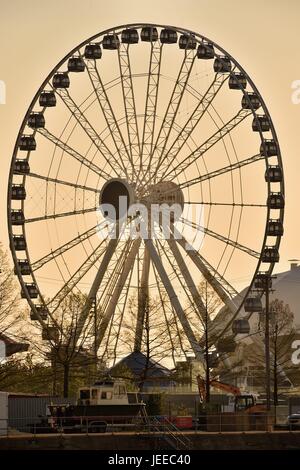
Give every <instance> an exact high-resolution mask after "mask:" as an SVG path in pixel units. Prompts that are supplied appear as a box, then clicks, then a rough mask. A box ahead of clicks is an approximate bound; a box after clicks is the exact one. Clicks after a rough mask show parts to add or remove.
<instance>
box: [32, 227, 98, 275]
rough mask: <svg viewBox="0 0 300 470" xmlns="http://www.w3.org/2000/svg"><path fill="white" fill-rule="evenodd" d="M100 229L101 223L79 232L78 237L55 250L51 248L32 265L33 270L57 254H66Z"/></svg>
mask: <svg viewBox="0 0 300 470" xmlns="http://www.w3.org/2000/svg"><path fill="white" fill-rule="evenodd" d="M98 230H99V224H97V225H95V226H94V227H92V228H90V229H89V230H87V231H86V232H83V233H81V234H78V235H77V237H75V238H73V239H72V240H69V241H68V242H67V243H65V244H64V245H62V246H60V247H59V248H56V249H55V250H53V251H52V250H51V251H50V253H47V254H46V255H45V256H43V257H42V258H40V259H38V260H37V261H35V262H34V263H33V264H32V265H31V269H32V271H37V270H38V269H40V268H42V267H43V266H44V265H45V264H47V263H49V262H50V261H52V260H53V259H55V258H56V257H57V256H59V255H62V254H64V253H65V252H66V251H68V250H71V249H72V248H73V247H75V246H77V245H79V243H82V242H83V241H85V240H87V239H88V238H90V237H92V236H93V235H95V234H96V233H97V232H98Z"/></svg>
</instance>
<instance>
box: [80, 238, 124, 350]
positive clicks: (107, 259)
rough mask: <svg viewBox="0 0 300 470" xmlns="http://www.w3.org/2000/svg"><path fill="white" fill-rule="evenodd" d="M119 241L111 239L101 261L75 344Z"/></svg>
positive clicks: (86, 302)
mask: <svg viewBox="0 0 300 470" xmlns="http://www.w3.org/2000/svg"><path fill="white" fill-rule="evenodd" d="M118 242H119V239H118V238H111V239H110V241H109V243H108V246H107V249H106V252H105V254H104V256H103V258H102V260H101V263H100V266H99V268H98V271H97V274H96V277H95V279H94V281H93V283H92V285H91V288H90V291H89V293H88V296H87V299H86V301H85V304H84V306H83V309H82V312H81V314H80V317H79V320H78V326H77V331H76V335H75V338H74V341H75V343H76V342H77V340H78V338H79V337H80V334H81V331H82V329H83V327H84V324H85V322H86V320H87V318H88V315H89V312H90V309H91V306H92V303H93V302H94V300H95V298H96V295H97V292H98V290H99V287H100V284H101V282H102V280H103V278H104V275H105V273H106V270H107V268H108V265H109V263H110V260H111V258H112V256H113V254H114V252H115V250H116V248H117V245H118Z"/></svg>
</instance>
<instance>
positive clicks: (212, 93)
mask: <svg viewBox="0 0 300 470" xmlns="http://www.w3.org/2000/svg"><path fill="white" fill-rule="evenodd" d="M228 77H229V75H224V74H218V73H216V74H215V76H214V79H213V81H212V83H211V85H210V86H209V88H208V89H207V91H206V92H205V93H204V95H203V96H202V98H198V103H197V105H196V106H195V108H194V110H193V111H192V113H191V115H190V116H189V118H188V119H187V121H186V123H185V124H184V125H183V126H182V129H181V131H180V132H179V133H177V136H176V137H175V139H174V140H173V143H172V144H171V145H170V147H169V149H168V151H167V152H166V153H165V155H164V156H163V158H162V159H161V161H160V164H159V166H158V168H157V172H158V171H162V173H163V174H164V173H166V172H167V171H168V169H169V166H170V164H171V163H172V162H173V161H175V159H176V158H177V157H178V154H179V152H180V151H181V149H182V148H183V146H184V145H185V143H186V142H187V141H188V139H189V138H190V137H191V135H192V133H193V132H194V130H195V129H196V127H197V126H198V124H199V122H200V121H201V119H202V118H203V116H204V115H205V113H206V112H207V111H208V109H209V107H210V106H211V105H212V103H213V100H214V99H215V97H216V96H217V95H218V93H219V91H220V90H221V88H222V86H223V85H224V83H225V82H226V81H227V80H228ZM199 99H200V100H199Z"/></svg>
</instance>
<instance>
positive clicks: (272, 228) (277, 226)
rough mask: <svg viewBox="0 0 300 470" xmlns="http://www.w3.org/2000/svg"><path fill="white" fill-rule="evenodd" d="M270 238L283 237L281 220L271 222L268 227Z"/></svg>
mask: <svg viewBox="0 0 300 470" xmlns="http://www.w3.org/2000/svg"><path fill="white" fill-rule="evenodd" d="M267 235H268V236H269V237H281V236H282V235H283V223H282V221H281V220H279V219H274V220H269V222H268V226H267Z"/></svg>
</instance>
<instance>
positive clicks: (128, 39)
mask: <svg viewBox="0 0 300 470" xmlns="http://www.w3.org/2000/svg"><path fill="white" fill-rule="evenodd" d="M121 41H122V42H123V43H124V44H137V43H138V42H139V34H138V32H137V30H136V29H133V28H129V29H123V31H122V34H121Z"/></svg>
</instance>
